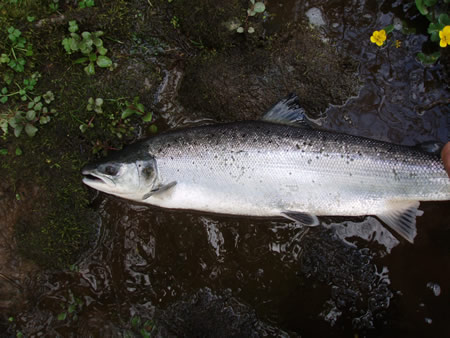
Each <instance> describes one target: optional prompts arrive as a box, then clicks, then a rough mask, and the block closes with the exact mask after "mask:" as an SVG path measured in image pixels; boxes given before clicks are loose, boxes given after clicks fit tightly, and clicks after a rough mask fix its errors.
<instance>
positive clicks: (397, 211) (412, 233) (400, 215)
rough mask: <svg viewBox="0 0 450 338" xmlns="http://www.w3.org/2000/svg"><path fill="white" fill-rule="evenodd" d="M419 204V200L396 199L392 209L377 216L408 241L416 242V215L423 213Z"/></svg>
mask: <svg viewBox="0 0 450 338" xmlns="http://www.w3.org/2000/svg"><path fill="white" fill-rule="evenodd" d="M419 205H420V203H419V202H418V201H395V202H392V208H391V210H390V211H388V212H385V213H383V214H380V215H376V216H377V217H378V218H380V219H381V220H382V221H383V222H384V223H386V224H387V225H389V227H390V228H392V229H393V230H395V231H396V232H397V233H398V234H399V235H400V236H402V237H403V238H404V239H406V240H407V241H408V242H410V243H414V238H415V237H416V235H417V229H416V216H422V215H423V211H421V210H419Z"/></svg>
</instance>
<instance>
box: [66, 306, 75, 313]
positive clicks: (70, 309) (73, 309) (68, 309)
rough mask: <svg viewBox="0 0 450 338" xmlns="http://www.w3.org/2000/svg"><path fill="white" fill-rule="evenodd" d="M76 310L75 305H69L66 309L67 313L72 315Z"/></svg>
mask: <svg viewBox="0 0 450 338" xmlns="http://www.w3.org/2000/svg"><path fill="white" fill-rule="evenodd" d="M76 308H77V304H70V305H69V307H68V308H67V312H69V313H72V312H74V311H75V310H76Z"/></svg>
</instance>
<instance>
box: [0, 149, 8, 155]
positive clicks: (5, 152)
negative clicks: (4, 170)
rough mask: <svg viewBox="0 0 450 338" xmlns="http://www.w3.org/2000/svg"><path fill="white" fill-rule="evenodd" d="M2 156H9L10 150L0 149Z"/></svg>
mask: <svg viewBox="0 0 450 338" xmlns="http://www.w3.org/2000/svg"><path fill="white" fill-rule="evenodd" d="M0 155H3V156H5V155H8V149H0Z"/></svg>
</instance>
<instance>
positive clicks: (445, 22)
mask: <svg viewBox="0 0 450 338" xmlns="http://www.w3.org/2000/svg"><path fill="white" fill-rule="evenodd" d="M448 3H450V0H440V1H439V0H415V4H416V8H417V10H418V11H419V12H420V14H422V15H423V16H425V17H426V18H427V19H428V21H429V24H428V29H427V32H428V34H429V35H430V40H431V41H432V42H440V46H441V47H442V48H445V47H447V45H448V42H450V18H449V16H448V14H447V10H448ZM447 27H448V28H447ZM393 30H394V26H393V25H389V26H387V27H385V28H384V29H382V30H380V31H375V32H374V33H373V35H372V36H371V38H370V39H371V41H372V42H373V43H376V44H377V45H378V46H380V47H381V46H383V45H385V43H386V40H387V35H388V34H390V33H391V32H392V31H393ZM402 31H403V33H405V34H412V33H415V32H416V30H415V28H411V27H406V24H405V25H404V27H402ZM396 47H397V48H398V47H399V43H398V40H397V41H396ZM440 56H441V52H440V51H436V52H433V53H429V54H426V53H423V52H420V53H418V54H417V58H418V59H419V61H421V62H422V63H423V64H433V63H435V62H436V61H437V60H438V59H439V58H440Z"/></svg>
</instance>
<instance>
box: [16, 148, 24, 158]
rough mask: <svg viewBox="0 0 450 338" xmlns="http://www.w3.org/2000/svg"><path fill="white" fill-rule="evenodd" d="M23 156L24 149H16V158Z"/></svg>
mask: <svg viewBox="0 0 450 338" xmlns="http://www.w3.org/2000/svg"><path fill="white" fill-rule="evenodd" d="M22 154H23V151H22V149H20V148H19V147H17V148H16V156H20V155H22Z"/></svg>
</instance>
